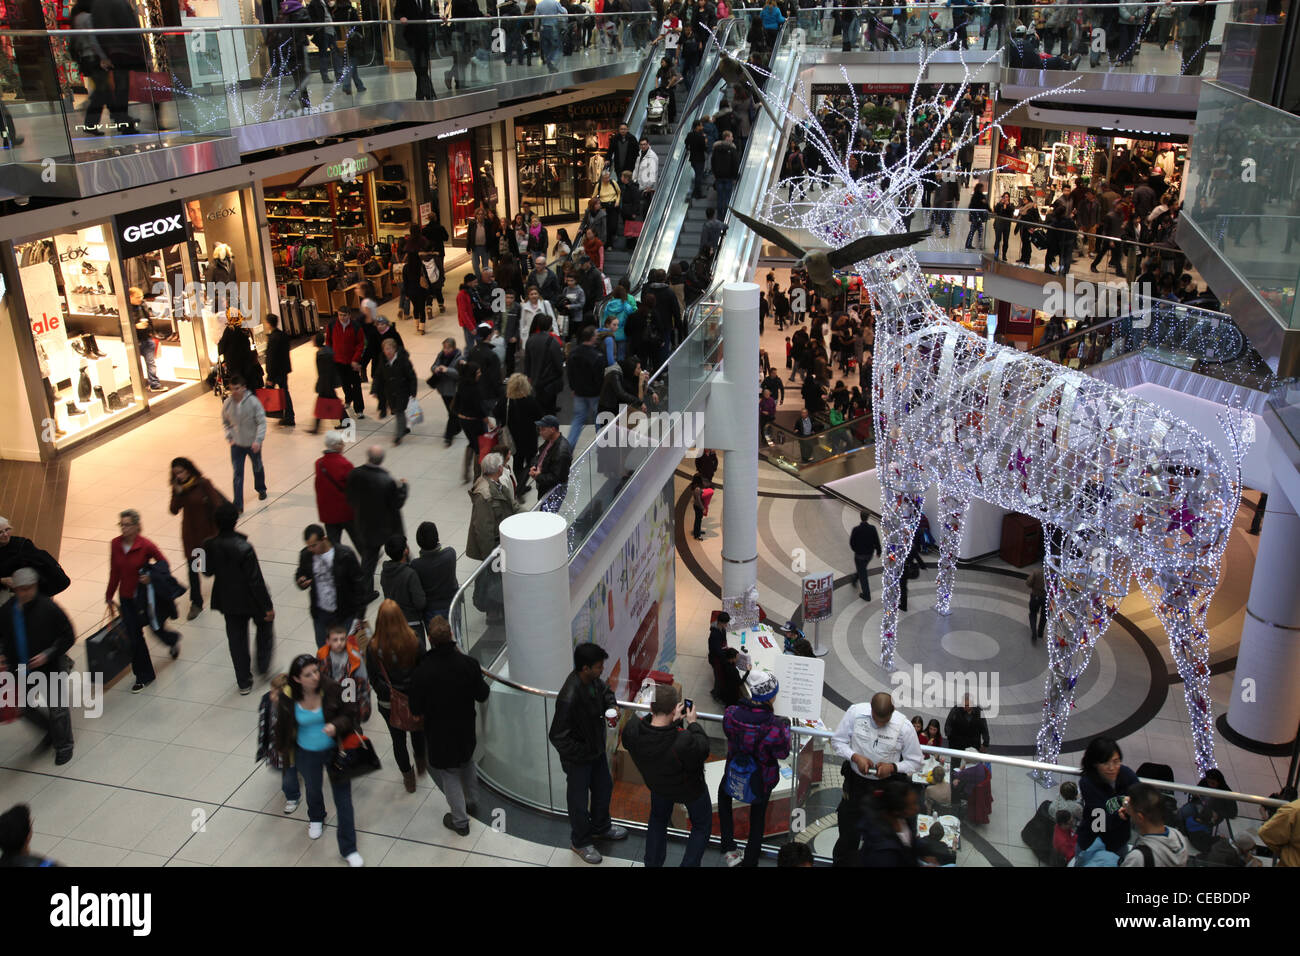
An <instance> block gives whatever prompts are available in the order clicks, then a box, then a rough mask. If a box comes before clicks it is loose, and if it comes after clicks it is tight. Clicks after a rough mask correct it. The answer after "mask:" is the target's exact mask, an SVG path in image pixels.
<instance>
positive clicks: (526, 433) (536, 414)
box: [495, 395, 545, 462]
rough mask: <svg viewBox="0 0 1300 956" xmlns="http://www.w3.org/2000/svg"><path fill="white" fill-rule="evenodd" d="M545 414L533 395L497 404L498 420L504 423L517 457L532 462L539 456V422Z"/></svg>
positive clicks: (496, 413)
mask: <svg viewBox="0 0 1300 956" xmlns="http://www.w3.org/2000/svg"><path fill="white" fill-rule="evenodd" d="M543 414H545V413H544V412H543V411H542V406H541V405H540V404H539V403H538V401H537V399H536V398H534V397H533V396H532V395H525V396H524V397H523V398H510V399H506V398H503V399H501V401H500V402H498V403H497V408H496V412H495V415H496V420H497V421H498V422H503V423H504V424H505V426H506V429H507V430H508V431H509V432H510V440H511V441H512V442H514V445H515V457H516V458H517V459H518V460H520V461H528V462H531V461H532V460H533V458H534V456H536V454H537V420H538V419H539V418H541V417H542V415H543Z"/></svg>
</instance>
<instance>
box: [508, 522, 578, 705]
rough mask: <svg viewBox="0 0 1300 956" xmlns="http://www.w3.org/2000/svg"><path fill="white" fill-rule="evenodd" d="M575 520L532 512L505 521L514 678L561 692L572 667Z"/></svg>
mask: <svg viewBox="0 0 1300 956" xmlns="http://www.w3.org/2000/svg"><path fill="white" fill-rule="evenodd" d="M568 529H569V523H568V522H567V521H565V520H564V518H562V517H560V516H559V515H557V514H549V513H547V512H544V511H526V512H523V513H522V514H517V515H511V516H510V517H509V518H506V519H505V521H502V522H501V578H502V580H501V587H502V594H503V597H504V600H505V618H506V646H507V648H508V650H509V654H510V677H511V679H512V680H515V681H518V682H519V683H521V684H527V685H529V686H531V687H540V688H543V689H545V690H559V689H560V686H561V685H562V684H563V683H564V678H565V677H567V676H568V674H569V671H570V670H572V664H573V631H572V625H571V618H570V615H569V546H568V540H569V539H568Z"/></svg>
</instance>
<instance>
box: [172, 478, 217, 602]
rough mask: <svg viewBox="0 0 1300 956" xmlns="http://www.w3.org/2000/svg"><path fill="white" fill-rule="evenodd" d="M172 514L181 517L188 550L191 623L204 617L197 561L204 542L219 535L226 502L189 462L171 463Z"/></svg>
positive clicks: (186, 553) (183, 540) (183, 535)
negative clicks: (221, 510) (220, 511)
mask: <svg viewBox="0 0 1300 956" xmlns="http://www.w3.org/2000/svg"><path fill="white" fill-rule="evenodd" d="M171 477H172V485H171V490H172V500H171V513H172V514H179V515H180V516H181V544H182V546H184V548H185V565H186V567H188V568H189V571H190V611H189V614H187V615H186V616H185V620H187V621H192V620H194V619H195V618H196V617H198V616H199V615H200V614H202V613H203V591H202V589H201V588H200V587H199V582H200V581H201V580H202V579H201V577H200V576H199V572H198V571H196V570H195V569H194V560H193V559H194V558H195V557H196V556H197V554H198V553H199V552H200V551H201V550H202V548H203V542H204V541H207V540H208V538H214V537H216V535H217V506H218V505H223V504H225V503H226V498H225V496H224V495H222V493H221V492H219V491H217V489H216V488H214V487H213V485H212V482H211V481H209V480H208V479H207V478H204V477H203V474H202V473H201V472H200V471H199V470H198V468H196V467H195V465H194V462H192V461H190V460H189V459H188V458H173V459H172V474H171Z"/></svg>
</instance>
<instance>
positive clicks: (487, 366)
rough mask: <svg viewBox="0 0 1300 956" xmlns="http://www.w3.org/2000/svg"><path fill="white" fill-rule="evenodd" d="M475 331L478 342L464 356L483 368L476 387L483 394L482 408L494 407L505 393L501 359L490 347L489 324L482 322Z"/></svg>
mask: <svg viewBox="0 0 1300 956" xmlns="http://www.w3.org/2000/svg"><path fill="white" fill-rule="evenodd" d="M476 331H477V333H478V342H477V343H476V344H475V346H474V347H473V348H472V349H470V350H469V354H467V355H466V356H465V358H467V359H469V360H470V361H471V362H474V363H475V364H476V365H478V367H479V368H480V369H482V370H483V374H482V375H480V376H479V379H478V387H479V390H480V391H481V392H482V394H483V408H484V410H488V409H495V408H496V407H497V402H499V401H500V400H501V398H502V396H503V395H504V393H505V386H504V383H503V382H502V379H501V359H500V358H499V357H498V356H497V350H496V349H494V348H493V347H492V342H491V338H492V335H493V334H494V330H493V328H492V326H491V325H489V324H488V323H486V322H484V323H482V324H481V325H479V327H478V329H477V330H476Z"/></svg>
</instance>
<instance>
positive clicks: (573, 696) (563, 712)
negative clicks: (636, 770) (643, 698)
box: [550, 671, 618, 765]
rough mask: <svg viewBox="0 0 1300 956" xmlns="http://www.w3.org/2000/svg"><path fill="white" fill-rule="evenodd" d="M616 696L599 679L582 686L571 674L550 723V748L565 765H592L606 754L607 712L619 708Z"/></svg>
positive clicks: (566, 679)
mask: <svg viewBox="0 0 1300 956" xmlns="http://www.w3.org/2000/svg"><path fill="white" fill-rule="evenodd" d="M617 703H618V701H617V699H616V698H615V697H614V692H613V691H612V690H610V689H609V686H608V685H607V684H606V683H605V682H604V681H603V680H601V679H600V678H599V677H598V678H596V679H595V681H593V682H592V683H591V684H585V685H584V684H583V683H582V681H581V680H580V679H579V678H578V672H577V671H570V672H569V676H568V677H566V678H565V679H564V686H563V687H561V688H560V693H559V695H558V696H557V697H556V698H555V717H554V718H553V719H552V720H551V731H550V739H551V746H552V747H554V748H555V749H556V751H557V752H558V753H559V755H560V763H561V764H562V765H569V764H583V763H591V762H592V761H593V760H595V759H597V758H598V757H600V756H601V755H602V754H604V753H605V730H606V727H607V725H606V723H605V711H606V710H608V709H609V708H611V707H614V706H617Z"/></svg>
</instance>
